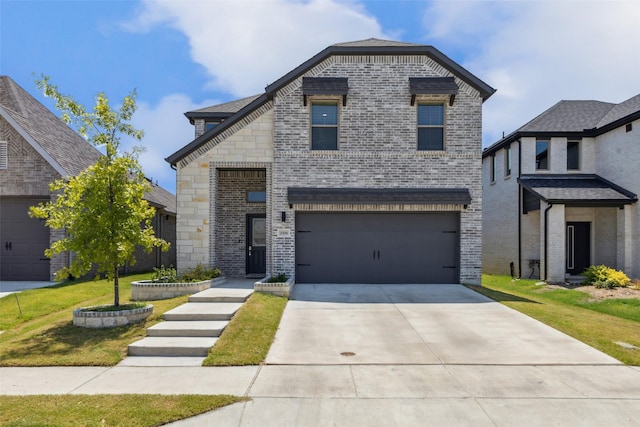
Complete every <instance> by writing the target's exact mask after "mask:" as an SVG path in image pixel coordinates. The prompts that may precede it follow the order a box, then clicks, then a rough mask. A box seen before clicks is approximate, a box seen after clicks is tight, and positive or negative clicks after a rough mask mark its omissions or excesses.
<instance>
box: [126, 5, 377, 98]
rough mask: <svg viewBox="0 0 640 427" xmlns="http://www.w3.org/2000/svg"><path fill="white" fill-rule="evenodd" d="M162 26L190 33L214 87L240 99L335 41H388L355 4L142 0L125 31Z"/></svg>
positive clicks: (196, 56)
mask: <svg viewBox="0 0 640 427" xmlns="http://www.w3.org/2000/svg"><path fill="white" fill-rule="evenodd" d="M156 25H169V26H171V27H173V28H175V29H177V30H179V31H181V32H183V33H184V34H186V35H187V37H188V39H189V44H190V47H191V56H192V58H193V60H194V61H195V62H197V63H199V64H201V65H203V66H204V67H205V68H206V69H207V71H208V72H209V74H210V76H211V81H210V82H209V86H210V87H211V88H212V89H216V90H219V91H222V92H226V93H229V94H232V95H234V96H237V97H241V96H248V95H253V94H257V93H261V92H262V91H264V88H265V86H267V85H268V84H270V83H272V82H273V81H274V80H276V79H278V78H279V77H281V76H282V75H283V74H285V73H286V72H288V71H289V70H291V69H293V68H295V67H296V66H298V65H299V64H301V63H302V62H304V61H305V60H307V59H308V58H309V57H310V56H311V55H313V54H315V53H317V52H319V51H320V50H322V49H324V48H325V47H327V46H329V45H331V44H334V43H337V42H343V41H348V40H358V39H366V38H369V37H377V38H389V36H385V35H384V33H383V31H382V29H381V27H380V25H379V23H378V22H377V20H376V18H375V17H373V16H371V15H369V14H367V13H366V12H365V10H364V8H363V6H362V4H361V3H359V2H357V1H338V0H309V1H301V0H269V1H242V0H234V1H207V2H205V1H193V0H184V1H177V0H143V2H142V5H141V8H140V9H139V11H138V14H137V16H136V17H135V18H134V19H133V20H132V21H131V22H129V23H128V24H126V28H128V29H130V30H133V29H135V30H136V31H148V30H150V29H152V28H153V27H154V26H156Z"/></svg>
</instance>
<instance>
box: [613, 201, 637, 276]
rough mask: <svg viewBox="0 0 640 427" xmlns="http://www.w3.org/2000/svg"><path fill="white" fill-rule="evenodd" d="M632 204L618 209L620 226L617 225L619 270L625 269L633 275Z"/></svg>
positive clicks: (628, 273)
mask: <svg viewBox="0 0 640 427" xmlns="http://www.w3.org/2000/svg"><path fill="white" fill-rule="evenodd" d="M631 206H632V205H625V206H624V209H618V221H617V222H618V227H617V235H616V241H617V245H618V247H617V254H616V259H617V265H616V268H617V269H618V270H622V271H624V272H625V273H626V274H627V275H628V276H630V277H631V276H632V275H633V272H632V269H633V264H632V256H631V252H632V250H631V247H632V243H633V239H632V237H633V236H632V232H631Z"/></svg>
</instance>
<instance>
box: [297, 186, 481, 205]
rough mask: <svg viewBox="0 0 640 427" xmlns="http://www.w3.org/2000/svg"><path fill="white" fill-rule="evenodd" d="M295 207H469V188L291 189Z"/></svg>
mask: <svg viewBox="0 0 640 427" xmlns="http://www.w3.org/2000/svg"><path fill="white" fill-rule="evenodd" d="M287 197H288V201H289V203H291V204H294V203H295V204H341V205H342V204H348V205H357V204H360V205H362V204H364V205H376V204H409V205H424V204H437V205H451V204H455V205H468V204H469V203H471V195H470V194H469V190H468V189H466V188H389V189H386V188H385V189H379V188H298V187H289V188H288V191H287Z"/></svg>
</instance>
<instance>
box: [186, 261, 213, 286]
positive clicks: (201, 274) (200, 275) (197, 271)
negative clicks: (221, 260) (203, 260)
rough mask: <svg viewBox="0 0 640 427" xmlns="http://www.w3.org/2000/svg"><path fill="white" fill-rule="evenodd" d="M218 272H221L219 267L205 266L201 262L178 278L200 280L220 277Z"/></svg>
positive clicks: (187, 280) (192, 280)
mask: <svg viewBox="0 0 640 427" xmlns="http://www.w3.org/2000/svg"><path fill="white" fill-rule="evenodd" d="M220 274H222V273H221V272H220V269H219V268H207V267H205V266H204V265H202V264H198V265H196V266H195V267H194V268H191V269H189V270H186V271H185V272H184V273H182V274H181V275H180V277H179V279H180V281H181V282H201V281H203V280H209V279H215V278H216V277H220Z"/></svg>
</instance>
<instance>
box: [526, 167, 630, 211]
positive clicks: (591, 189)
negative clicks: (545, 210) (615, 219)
mask: <svg viewBox="0 0 640 427" xmlns="http://www.w3.org/2000/svg"><path fill="white" fill-rule="evenodd" d="M518 182H519V183H520V184H521V185H522V186H523V187H524V188H525V189H527V190H529V191H530V192H531V193H533V194H534V195H536V196H537V197H538V198H540V199H542V200H544V201H545V202H547V203H563V204H568V205H574V206H587V205H591V206H593V205H599V206H620V205H623V204H630V203H634V202H636V201H637V200H638V197H637V195H636V194H634V193H632V192H630V191H628V190H625V189H624V188H622V187H619V186H617V185H615V184H614V183H612V182H609V181H607V180H605V179H603V178H601V177H600V176H598V175H591V174H580V175H577V174H576V175H573V174H572V175H539V174H538V175H522V176H521V177H520V178H518Z"/></svg>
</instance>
